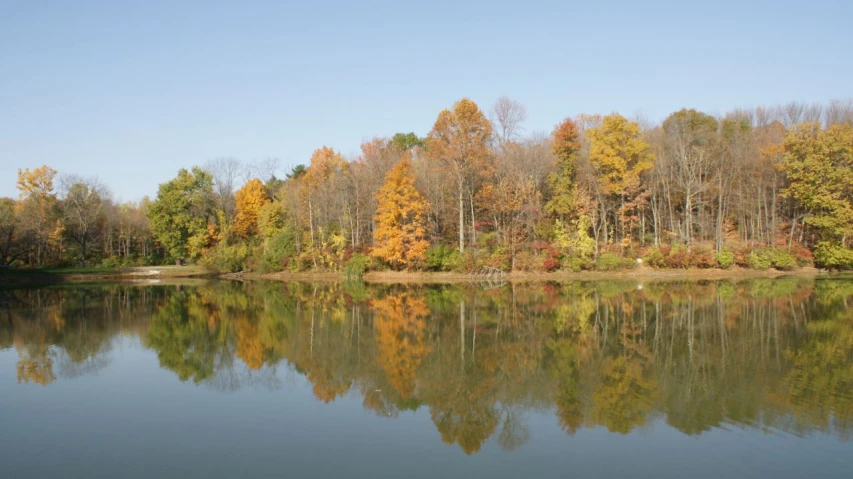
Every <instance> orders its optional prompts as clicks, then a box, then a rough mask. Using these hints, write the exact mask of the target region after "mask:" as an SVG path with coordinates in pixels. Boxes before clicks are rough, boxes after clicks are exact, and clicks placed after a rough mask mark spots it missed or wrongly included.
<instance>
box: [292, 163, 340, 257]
mask: <svg viewBox="0 0 853 479" xmlns="http://www.w3.org/2000/svg"><path fill="white" fill-rule="evenodd" d="M301 180H302V182H303V184H304V187H303V188H302V189H301V192H300V194H301V203H302V207H301V208H300V210H301V211H300V213H302V220H303V224H305V223H307V224H306V226H308V229H309V233H310V236H309V238H310V240H311V243H310V246H311V248H312V249H314V250H316V249H317V248H321V247H322V246H323V245H325V243H326V241H327V239H328V238H329V235H330V233H333V232H334V230H340V229H341V228H343V227H344V226H345V225H346V224H347V223H348V221H347V220H348V219H349V218H347V215H346V213H347V210H346V208H345V206H344V205H343V204H342V203H343V202H344V201H345V199H346V198H345V196H346V193H347V190H348V189H349V186H350V183H349V164H348V163H347V162H346V161H344V159H343V157H342V156H341V154H340V153H339V152H337V151H335V150H334V149H332V148H328V147H325V146H324V147H322V148H319V149H317V150H315V151H314V154H313V155H311V165H310V166H309V167H308V169H307V170H306V172H305V174H304V176H303V177H302V178H301ZM314 262H315V265H317V259H316V255H314Z"/></svg>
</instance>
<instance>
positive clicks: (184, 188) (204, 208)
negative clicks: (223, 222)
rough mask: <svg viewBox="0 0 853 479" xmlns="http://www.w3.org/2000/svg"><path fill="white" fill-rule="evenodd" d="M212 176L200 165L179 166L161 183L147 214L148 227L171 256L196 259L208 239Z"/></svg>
mask: <svg viewBox="0 0 853 479" xmlns="http://www.w3.org/2000/svg"><path fill="white" fill-rule="evenodd" d="M212 192H213V178H212V177H211V175H210V174H209V173H207V172H206V171H204V170H202V169H201V168H198V167H194V168H193V169H192V171H187V170H185V169H181V170H180V171H179V172H178V176H177V177H176V178H174V179H172V180H170V181H167V182H166V183H163V184H161V185H160V187H159V189H158V191H157V199H156V200H154V201H153V202H152V203H151V207H150V208H149V210H148V218H149V220H150V221H151V231H152V233H153V234H154V236H155V237H156V238H157V241H159V242H160V244H161V245H163V247H164V248H166V250H167V251H168V254H169V255H170V256H171V257H172V258H176V259H181V258H188V259H197V258H198V257H199V255H200V254H201V250H202V248H204V247H206V246H207V244H208V243H209V241H210V232H209V230H208V220H209V219H210V218H211V216H212V214H213V204H212V200H211V196H212Z"/></svg>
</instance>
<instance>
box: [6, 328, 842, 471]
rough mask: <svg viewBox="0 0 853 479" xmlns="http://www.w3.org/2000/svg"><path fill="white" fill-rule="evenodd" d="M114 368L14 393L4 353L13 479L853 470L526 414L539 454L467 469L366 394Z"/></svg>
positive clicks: (427, 430) (713, 434)
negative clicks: (217, 385)
mask: <svg viewBox="0 0 853 479" xmlns="http://www.w3.org/2000/svg"><path fill="white" fill-rule="evenodd" d="M109 356H110V363H109V366H108V367H106V368H104V369H101V370H99V371H97V373H96V374H94V375H83V376H79V377H76V378H74V380H62V379H59V380H57V381H56V382H54V383H52V384H51V385H50V386H49V387H42V386H38V385H21V386H18V385H16V380H15V363H16V361H17V359H18V358H17V354H16V352H15V350H14V348H12V349H7V350H5V351H2V352H0V384H2V385H3V386H2V391H3V393H2V395H3V399H2V405H3V407H2V409H0V423H2V425H3V426H2V431H3V432H2V434H0V437H1V438H2V439H0V451H2V452H0V458H2V464H3V466H2V467H3V468H4V469H5V470H6V473H4V474H3V475H4V476H5V477H23V476H27V477H51V476H53V477H62V476H65V477H71V476H76V477H151V476H158V477H237V476H244V477H264V476H276V477H278V476H288V477H336V476H337V477H449V475H452V476H466V477H528V476H529V477H573V476H574V477H599V476H600V477H616V476H628V475H630V476H631V477H724V476H730V475H734V476H738V477H839V476H838V473H839V471H842V470H844V469H843V468H847V470H848V471H849V467H850V466H851V465H853V460H851V457H850V451H851V445H850V443H844V442H839V441H838V440H837V439H836V438H834V437H833V436H829V435H823V434H811V435H810V436H808V437H807V438H798V437H795V436H792V435H790V434H786V433H779V432H774V431H767V432H764V431H761V430H759V429H756V428H749V429H743V428H739V427H734V426H732V427H728V428H727V430H721V429H713V430H711V431H708V432H705V433H703V434H701V435H698V436H686V435H684V434H683V433H681V432H679V431H677V430H675V429H673V428H672V427H670V426H668V425H667V424H666V423H665V421H663V420H662V419H659V418H657V419H655V420H653V421H650V424H647V425H646V426H644V427H643V428H641V429H638V430H634V431H633V432H632V433H631V434H628V435H619V434H613V433H609V432H608V431H607V430H606V429H605V428H602V427H596V428H590V429H581V430H579V431H578V432H577V433H576V434H575V435H574V436H573V437H570V436H567V435H566V434H565V433H564V432H563V431H562V430H561V429H560V428H559V427H558V426H557V423H556V421H555V419H554V414H553V411H527V412H525V413H524V417H523V422H524V424H525V425H526V426H527V428H528V429H529V431H530V440H529V442H527V443H526V444H524V445H522V446H520V447H519V448H518V449H516V450H515V451H513V452H511V453H507V452H505V451H503V450H501V448H500V447H498V445H497V443H496V442H497V434H495V435H494V436H493V437H492V438H491V440H490V441H489V442H488V443H487V444H486V445H484V446H483V448H482V449H481V450H480V452H479V453H477V454H475V455H473V456H466V455H465V454H464V453H463V452H462V451H461V450H460V449H459V448H458V447H456V446H450V445H445V444H444V443H442V442H441V440H440V438H439V433H438V432H437V431H436V428H435V426H434V425H433V423H432V421H431V419H430V415H429V411H428V409H427V408H420V409H418V410H417V411H414V412H413V411H402V412H400V413H399V415H398V416H397V417H396V418H393V419H382V418H379V417H377V416H376V414H375V413H373V412H372V411H368V410H365V409H364V408H363V407H362V404H361V402H362V399H361V396H360V394H359V393H357V392H350V393H348V394H347V395H345V396H344V397H342V398H338V399H337V400H336V401H334V402H332V403H329V404H324V403H323V402H320V401H317V399H316V398H315V397H314V394H313V392H312V390H311V385H310V384H309V383H308V382H307V381H306V380H305V379H304V377H303V376H300V375H298V374H292V373H289V372H288V371H285V369H286V368H280V370H279V371H278V372H277V376H278V377H280V378H282V379H281V383H280V384H279V386H280V387H279V388H278V389H272V390H271V389H269V388H268V387H265V386H264V387H243V388H240V389H238V390H235V391H230V392H227V393H223V392H217V391H213V390H211V388H208V387H204V386H196V385H194V384H192V383H181V382H180V381H178V379H177V378H176V377H175V375H174V374H173V373H171V372H169V371H166V370H163V369H160V367H159V366H158V362H157V357H156V354H155V353H154V352H152V351H148V350H145V349H144V348H142V347H141V346H140V345H139V342H138V340H135V339H132V338H127V337H123V338H120V339H117V340H114V341H113V342H112V350H111V351H110V353H109ZM240 367H242V365H240ZM822 471H823V473H822ZM7 474H8V475H7Z"/></svg>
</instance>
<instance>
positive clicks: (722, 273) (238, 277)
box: [0, 265, 833, 288]
mask: <svg viewBox="0 0 853 479" xmlns="http://www.w3.org/2000/svg"><path fill="white" fill-rule="evenodd" d="M831 274H833V273H832V272H829V271H825V270H819V269H817V268H797V269H795V270H792V271H779V270H775V269H768V270H761V271H759V270H753V269H746V268H732V269H720V268H708V269H698V268H695V269H655V268H651V267H648V266H641V267H637V268H633V269H627V270H619V271H581V272H570V271H558V272H553V273H545V272H532V273H531V272H521V271H515V272H512V273H507V274H506V275H505V276H483V275H478V274H472V273H447V272H430V271H371V272H368V273H365V274H364V275H363V276H362V277H361V278H359V279H358V281H361V282H364V283H368V284H453V283H481V282H509V283H526V282H558V283H559V282H569V281H606V280H629V279H630V280H640V281H702V280H712V281H714V280H746V279H754V278H770V279H773V278H781V277H788V276H794V277H804V278H815V277H818V276H825V275H831ZM188 279H220V280H231V281H258V280H260V281H280V282H286V281H307V282H342V281H346V280H347V277H346V274H345V273H343V272H300V273H292V272H286V271H282V272H277V273H225V274H219V273H216V272H213V271H210V270H208V269H206V268H204V267H201V266H171V265H170V266H139V267H127V268H104V269H100V268H93V269H90V270H86V269H81V270H79V271H77V270H75V269H74V268H67V269H57V270H26V269H20V270H6V271H3V270H0V288H10V287H27V286H50V285H56V284H85V283H99V282H116V283H131V284H133V283H138V284H171V283H175V282H176V281H178V282H179V281H180V280H188Z"/></svg>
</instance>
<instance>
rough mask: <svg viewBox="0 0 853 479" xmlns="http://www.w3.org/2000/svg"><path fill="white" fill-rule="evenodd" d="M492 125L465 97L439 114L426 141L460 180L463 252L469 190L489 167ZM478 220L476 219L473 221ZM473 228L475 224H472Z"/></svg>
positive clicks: (431, 155)
mask: <svg viewBox="0 0 853 479" xmlns="http://www.w3.org/2000/svg"><path fill="white" fill-rule="evenodd" d="M491 136H492V124H491V123H489V120H488V119H487V118H486V116H485V115H484V114H483V112H482V111H480V108H479V107H478V106H477V104H476V103H474V102H473V101H471V100H469V99H467V98H463V99H461V100H459V101H458V102H456V104H454V105H453V109H452V110H443V111H442V112H441V113H439V114H438V118H437V119H436V120H435V124H434V125H433V127H432V131H430V132H429V136H428V137H427V140H426V145H427V151H428V152H429V155H430V157H432V158H434V159H436V160H439V161H441V162H443V163H444V164H445V165H446V166H447V167H449V169H450V170H451V172H452V174H453V176H454V179H455V180H456V196H457V199H458V201H459V251H464V250H465V205H464V203H465V192H466V189H467V188H473V185H472V183H473V182H474V180H475V179H476V177H477V176H479V175H481V174H482V173H483V170H485V169H488V167H489V164H488V159H489V158H490V157H491V155H492V152H491V150H489V147H488V141H489V138H490V137H491ZM471 223H472V225H473V223H474V221H473V218H472V221H471ZM472 228H473V226H472Z"/></svg>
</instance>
